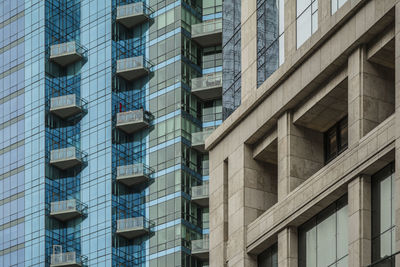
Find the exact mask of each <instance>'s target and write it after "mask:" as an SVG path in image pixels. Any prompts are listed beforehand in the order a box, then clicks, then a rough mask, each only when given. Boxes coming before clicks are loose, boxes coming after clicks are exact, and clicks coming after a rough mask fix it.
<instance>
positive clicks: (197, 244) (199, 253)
mask: <svg viewBox="0 0 400 267" xmlns="http://www.w3.org/2000/svg"><path fill="white" fill-rule="evenodd" d="M209 246H210V241H209V238H208V236H207V235H205V236H204V237H203V239H198V240H192V255H193V256H195V257H198V258H200V259H202V260H205V259H208V256H209Z"/></svg>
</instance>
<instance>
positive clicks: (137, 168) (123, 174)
mask: <svg viewBox="0 0 400 267" xmlns="http://www.w3.org/2000/svg"><path fill="white" fill-rule="evenodd" d="M150 174H151V169H150V168H149V167H147V166H146V165H145V164H143V163H136V164H132V165H125V166H119V167H118V168H117V181H119V182H120V183H123V184H124V185H126V186H133V185H138V184H142V183H145V182H147V181H148V180H149V179H150Z"/></svg>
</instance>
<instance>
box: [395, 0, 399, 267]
mask: <svg viewBox="0 0 400 267" xmlns="http://www.w3.org/2000/svg"><path fill="white" fill-rule="evenodd" d="M395 49H396V52H395V68H396V70H395V89H396V90H395V91H396V98H395V99H396V102H395V107H396V115H395V120H396V123H395V125H396V162H395V164H396V167H395V175H396V176H395V189H394V190H395V194H394V195H395V201H396V204H397V206H396V215H395V216H396V226H397V227H396V251H400V3H397V4H396V8H395ZM396 267H400V255H399V254H398V255H397V256H396Z"/></svg>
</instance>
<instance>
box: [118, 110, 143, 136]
mask: <svg viewBox="0 0 400 267" xmlns="http://www.w3.org/2000/svg"><path fill="white" fill-rule="evenodd" d="M150 118H151V116H150V113H148V112H147V111H145V110H143V109H137V110H131V111H127V112H120V113H117V125H116V126H117V127H118V128H119V129H121V130H122V131H124V132H125V133H127V134H132V133H134V132H137V131H139V130H142V129H144V128H147V127H148V126H149V124H150Z"/></svg>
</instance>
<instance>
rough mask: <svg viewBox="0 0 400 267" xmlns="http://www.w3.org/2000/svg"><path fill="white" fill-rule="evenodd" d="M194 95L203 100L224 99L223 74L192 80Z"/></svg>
mask: <svg viewBox="0 0 400 267" xmlns="http://www.w3.org/2000/svg"><path fill="white" fill-rule="evenodd" d="M192 93H193V94H194V95H195V96H197V97H198V98H200V99H202V100H205V101H206V100H212V99H218V98H221V97H222V72H216V73H211V74H208V75H204V76H203V77H199V78H194V79H192Z"/></svg>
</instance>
